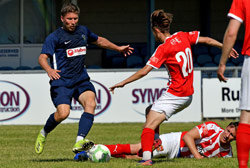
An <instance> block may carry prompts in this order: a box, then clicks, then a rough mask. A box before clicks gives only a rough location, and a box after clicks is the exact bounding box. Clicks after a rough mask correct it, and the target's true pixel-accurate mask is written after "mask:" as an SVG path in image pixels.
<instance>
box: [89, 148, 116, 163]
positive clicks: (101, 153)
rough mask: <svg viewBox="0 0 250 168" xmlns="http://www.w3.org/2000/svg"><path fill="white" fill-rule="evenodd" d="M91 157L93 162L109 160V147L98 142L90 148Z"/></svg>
mask: <svg viewBox="0 0 250 168" xmlns="http://www.w3.org/2000/svg"><path fill="white" fill-rule="evenodd" d="M89 158H90V160H91V161H92V162H95V163H99V162H109V160H110V158H111V155H110V151H109V149H108V148H107V147H106V146H104V145H102V144H96V145H94V146H93V147H92V148H91V149H90V150H89Z"/></svg>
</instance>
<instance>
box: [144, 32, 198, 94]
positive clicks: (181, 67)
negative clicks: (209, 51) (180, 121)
mask: <svg viewBox="0 0 250 168" xmlns="http://www.w3.org/2000/svg"><path fill="white" fill-rule="evenodd" d="M198 39H199V31H193V32H177V33H175V34H173V35H171V36H170V37H167V38H166V40H165V42H164V43H163V44H161V45H159V47H158V48H157V49H156V50H155V52H154V54H153V55H152V57H151V58H150V59H149V61H148V62H147V65H149V66H152V67H153V68H155V69H157V68H160V67H161V65H165V66H166V68H167V70H168V72H169V78H170V81H169V82H168V90H167V92H169V93H171V94H173V95H175V96H179V97H185V96H190V95H192V94H193V92H194V89H193V56H192V51H191V45H194V44H197V42H198Z"/></svg>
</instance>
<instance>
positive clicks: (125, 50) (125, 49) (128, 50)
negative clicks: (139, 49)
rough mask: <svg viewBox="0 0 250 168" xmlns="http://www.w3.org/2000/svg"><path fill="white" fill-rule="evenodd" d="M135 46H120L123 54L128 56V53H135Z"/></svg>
mask: <svg viewBox="0 0 250 168" xmlns="http://www.w3.org/2000/svg"><path fill="white" fill-rule="evenodd" d="M133 50H134V48H132V47H130V45H126V46H120V47H119V52H121V53H123V55H124V56H125V57H126V56H127V55H130V54H132V53H133Z"/></svg>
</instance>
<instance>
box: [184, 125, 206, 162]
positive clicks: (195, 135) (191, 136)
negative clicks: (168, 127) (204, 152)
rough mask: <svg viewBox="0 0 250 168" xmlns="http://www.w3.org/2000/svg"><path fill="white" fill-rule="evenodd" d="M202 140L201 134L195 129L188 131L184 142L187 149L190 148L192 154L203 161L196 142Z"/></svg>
mask: <svg viewBox="0 0 250 168" xmlns="http://www.w3.org/2000/svg"><path fill="white" fill-rule="evenodd" d="M196 139H200V134H199V131H198V130H197V128H193V129H191V130H190V131H188V132H187V133H186V134H185V135H184V136H183V140H184V142H185V143H186V145H187V147H188V148H189V150H190V152H191V153H192V154H193V155H194V157H195V158H196V159H202V158H203V156H201V154H200V153H199V152H198V150H197V148H196V145H195V140H196Z"/></svg>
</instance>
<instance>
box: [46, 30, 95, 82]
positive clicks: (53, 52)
mask: <svg viewBox="0 0 250 168" xmlns="http://www.w3.org/2000/svg"><path fill="white" fill-rule="evenodd" d="M97 39H98V36H97V35H96V34H94V33H92V32H91V31H90V30H89V29H88V28H87V27H86V26H77V27H76V29H75V31H73V32H68V31H65V30H64V29H62V28H58V29H57V30H55V31H54V32H53V33H51V34H50V35H49V36H48V37H47V38H46V41H45V43H44V45H43V48H42V52H41V54H48V55H49V57H50V64H51V67H52V68H53V69H58V70H61V72H59V75H60V76H61V78H60V79H58V80H52V81H50V84H51V86H73V85H74V84H76V83H78V82H79V81H82V80H86V79H88V78H89V76H88V74H87V71H86V68H85V66H84V62H85V55H86V53H87V45H88V44H89V43H91V42H95V41H97Z"/></svg>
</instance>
